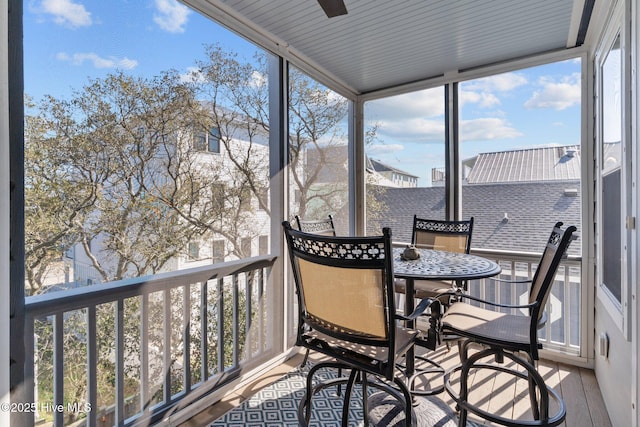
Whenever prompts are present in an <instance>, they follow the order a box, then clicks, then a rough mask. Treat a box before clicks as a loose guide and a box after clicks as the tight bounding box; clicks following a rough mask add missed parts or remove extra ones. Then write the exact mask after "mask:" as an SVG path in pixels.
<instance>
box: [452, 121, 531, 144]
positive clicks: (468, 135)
mask: <svg viewBox="0 0 640 427" xmlns="http://www.w3.org/2000/svg"><path fill="white" fill-rule="evenodd" d="M519 136H523V134H522V133H521V132H519V131H518V130H516V129H515V128H513V127H511V126H510V125H509V123H508V122H507V121H506V120H504V119H499V118H484V119H473V120H461V121H460V140H461V141H486V140H492V139H505V138H517V137H519Z"/></svg>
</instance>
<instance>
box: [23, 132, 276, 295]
mask: <svg viewBox="0 0 640 427" xmlns="http://www.w3.org/2000/svg"><path fill="white" fill-rule="evenodd" d="M243 131H244V132H245V134H244V135H245V136H244V137H243V133H242V132H243ZM223 134H228V135H221V132H220V130H219V129H217V128H212V129H210V130H205V131H195V132H193V133H192V134H188V135H182V136H181V137H178V141H177V142H176V146H177V147H182V148H184V149H185V150H189V151H190V153H191V155H194V156H193V161H192V162H191V163H190V164H191V167H196V168H198V169H199V170H203V171H207V172H206V173H209V174H210V177H211V185H210V190H211V194H210V197H209V198H206V200H207V202H206V203H207V204H206V205H205V206H202V207H201V209H205V210H206V209H211V210H212V215H214V214H215V213H214V212H218V213H217V214H216V215H218V214H219V212H220V209H219V208H217V209H214V208H213V207H212V205H211V204H212V203H224V204H225V205H227V207H229V205H230V204H231V203H240V205H238V206H236V209H237V211H239V212H240V213H239V214H234V216H233V217H231V216H229V218H226V221H227V222H230V221H231V222H233V229H232V230H231V227H229V228H230V231H229V233H228V234H227V235H230V234H233V233H235V234H236V235H237V236H238V238H237V239H235V242H232V241H230V239H229V238H227V237H225V236H223V235H220V234H217V233H212V232H206V233H204V234H202V235H199V236H198V238H196V239H194V240H192V241H191V242H189V243H188V244H187V245H186V247H185V248H184V249H183V251H182V254H181V255H180V256H177V257H174V258H172V259H170V260H169V261H167V262H166V263H165V264H164V266H163V267H162V269H161V270H160V271H158V272H162V271H175V270H180V269H185V268H191V267H197V266H201V265H207V264H213V263H218V262H223V261H229V260H233V259H237V258H238V257H237V256H235V255H234V254H233V252H234V251H235V252H238V251H239V252H241V253H242V257H247V258H248V257H250V256H257V255H264V254H267V253H268V250H269V233H270V218H269V215H268V213H267V212H266V211H265V210H263V209H261V205H260V203H259V202H258V198H257V197H255V195H254V194H253V193H252V192H251V191H243V192H242V194H241V197H240V200H237V198H232V197H230V196H229V192H231V193H234V194H235V193H238V191H237V190H236V191H234V190H233V186H237V185H239V184H238V183H239V182H244V180H243V177H242V176H241V175H240V174H241V172H237V168H236V167H235V165H234V164H233V162H232V161H231V158H230V154H234V155H235V156H236V157H237V158H243V159H244V160H246V162H247V164H249V165H250V166H249V167H250V169H251V170H252V172H253V173H255V176H258V177H264V179H263V180H262V182H260V185H261V186H263V187H264V188H265V189H268V182H267V177H268V164H269V162H268V159H269V148H268V134H267V133H266V132H255V133H253V134H252V135H251V142H250V141H249V138H248V137H247V135H246V123H244V126H243V123H239V124H236V125H230V126H228V127H227V129H225V130H224V131H223ZM224 136H226V137H227V138H230V141H229V144H227V145H228V146H229V147H230V148H229V150H233V151H232V152H230V151H229V150H227V145H225V144H224V143H223V141H222V140H221V138H222V137H224ZM248 152H250V153H251V154H250V156H251V157H250V159H246V153H248ZM156 161H157V162H158V165H159V168H160V169H159V170H162V167H163V166H162V162H163V159H161V158H160V159H156ZM262 197H263V198H265V200H268V191H265V192H264V195H263V196H262ZM223 212H224V211H223ZM103 238H104V236H100V235H99V236H98V237H96V238H95V239H93V240H92V241H91V242H90V245H91V249H92V254H93V255H94V256H96V257H97V258H98V260H99V262H100V263H101V265H102V266H103V267H106V268H111V267H113V266H110V257H109V253H107V252H105V251H103V250H101V246H102V244H103ZM235 244H237V245H238V246H239V247H235V246H234V245H235ZM49 271H50V273H49V274H48V275H47V278H46V280H45V282H44V283H45V285H46V286H47V288H48V289H47V290H45V292H47V291H51V290H60V289H66V288H72V287H78V286H87V285H94V284H98V283H101V282H102V277H101V275H100V274H99V273H98V272H97V270H96V269H95V268H94V267H93V265H92V262H91V259H90V258H89V257H88V256H87V255H86V253H85V251H84V249H83V248H82V246H81V245H80V244H77V245H75V246H74V247H72V248H70V249H69V250H68V251H66V253H65V254H64V256H63V258H62V259H61V260H60V262H58V263H55V264H54V265H52V266H51V267H50V269H49ZM150 274H151V272H150ZM27 292H28V293H29V292H30V291H29V288H28V285H27Z"/></svg>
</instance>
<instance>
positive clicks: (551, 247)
mask: <svg viewBox="0 0 640 427" xmlns="http://www.w3.org/2000/svg"><path fill="white" fill-rule="evenodd" d="M575 231H576V227H574V226H569V227H567V228H566V229H562V223H561V222H558V223H556V224H555V226H554V227H553V231H552V232H551V235H550V237H549V240H548V241H547V244H546V247H545V249H544V252H543V254H542V257H541V259H540V262H539V264H538V267H537V269H536V271H535V273H534V275H533V278H532V279H531V280H530V281H526V282H530V283H531V285H530V288H529V299H528V304H526V305H518V306H512V305H505V304H497V303H494V302H491V301H485V300H482V299H480V298H475V297H472V296H470V295H467V294H460V293H457V294H456V300H455V301H454V302H453V303H451V305H449V306H448V308H447V309H446V311H445V312H444V314H443V315H442V318H441V319H440V320H439V326H438V327H439V329H440V333H441V334H453V335H456V336H459V337H461V338H462V340H461V341H460V342H461V345H460V346H459V349H460V360H461V363H460V364H459V365H458V366H456V367H454V368H451V369H450V370H448V371H447V372H446V373H445V375H444V381H445V389H446V390H447V393H448V394H449V395H450V396H451V397H452V398H453V400H454V401H455V402H456V404H457V406H458V409H459V410H460V421H459V422H460V424H459V425H460V426H463V425H465V422H466V419H467V415H468V412H471V413H473V414H475V415H478V416H480V417H482V418H484V419H486V420H489V421H491V422H494V423H498V424H501V425H507V426H521V425H527V426H535V425H537V426H543V425H544V426H556V425H558V424H560V423H562V422H563V420H564V418H565V415H566V408H565V405H564V402H563V401H562V399H561V398H560V396H559V395H558V394H557V393H556V392H555V391H554V390H553V389H551V388H549V387H547V386H546V384H545V382H544V379H543V378H542V377H541V376H540V374H539V373H538V371H537V369H536V366H535V364H536V361H537V360H538V358H539V354H538V350H539V349H540V348H542V344H540V343H539V342H538V330H539V329H540V328H541V327H543V326H544V325H545V323H546V320H547V317H546V312H545V306H546V303H547V300H548V297H549V293H550V291H551V287H552V285H553V283H554V280H555V277H556V272H557V269H558V266H559V264H560V261H561V259H562V257H563V256H564V254H565V252H566V250H567V248H568V246H569V244H570V242H571V240H572V238H573V233H574V232H575ZM494 280H495V279H494ZM516 283H521V282H516ZM443 298H447V295H446V294H445V295H441V296H439V297H438V299H443ZM467 300H468V301H469V302H466V301H467ZM474 301H475V304H471V302H474ZM445 303H448V301H445ZM478 303H481V304H482V305H483V306H485V307H488V306H490V307H493V308H499V309H500V310H501V311H494V310H492V309H488V308H481V307H480V306H479V304H478ZM506 310H509V312H505V311H506ZM517 310H525V311H526V312H527V314H526V315H523V314H517ZM473 344H479V345H480V346H481V350H480V351H478V352H475V353H473V354H472V355H471V356H469V349H470V346H471V345H473ZM488 356H492V357H494V358H495V362H496V363H489V362H486V361H483V360H482V359H484V358H486V357H488ZM505 357H506V358H508V359H510V360H511V361H513V362H514V363H515V364H516V365H518V366H520V367H521V368H524V371H522V370H520V371H519V370H517V369H512V368H507V367H505V366H504V364H503V362H504V358H505ZM477 369H490V370H494V371H499V372H506V373H509V374H511V375H514V376H516V377H518V378H523V379H526V380H527V381H528V385H529V398H530V401H531V410H532V414H533V418H534V421H531V420H525V421H523V420H516V419H509V418H504V417H501V416H498V415H496V414H492V413H489V412H486V411H484V410H482V409H480V408H478V407H477V406H475V405H473V404H472V403H469V402H468V394H469V390H468V376H469V372H470V371H471V370H474V371H475V370H477ZM454 372H459V373H460V391H459V392H457V391H455V390H454V389H453V387H452V385H451V376H452V374H453V373H454ZM552 400H555V401H556V402H557V405H558V410H557V411H556V413H555V414H554V415H549V411H550V407H549V404H550V402H551V401H552Z"/></svg>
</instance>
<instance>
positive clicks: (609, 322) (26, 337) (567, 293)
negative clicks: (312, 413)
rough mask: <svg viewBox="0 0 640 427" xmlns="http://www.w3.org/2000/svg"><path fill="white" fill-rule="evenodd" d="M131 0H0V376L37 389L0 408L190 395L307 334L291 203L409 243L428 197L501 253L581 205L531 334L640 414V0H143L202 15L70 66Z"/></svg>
mask: <svg viewBox="0 0 640 427" xmlns="http://www.w3.org/2000/svg"><path fill="white" fill-rule="evenodd" d="M125 3H126V2H123V4H122V5H119V6H118V7H116V6H115V5H113V6H112V5H102V6H101V7H100V9H95V10H94V11H93V12H92V14H88V15H87V16H89V18H87V19H89V20H90V21H89V22H90V24H87V25H84V26H83V25H79V24H78V25H77V26H76V27H75V28H74V31H69V34H68V35H63V34H62V31H66V30H68V29H69V27H68V25H69V22H70V21H67V27H66V30H60V31H61V33H60V35H59V37H60V39H59V40H56V41H55V42H52V46H47V44H46V43H45V41H46V40H47V37H48V36H45V35H46V34H52V32H51V31H53V30H54V29H55V28H63V27H64V26H60V27H57V26H59V25H60V21H59V19H63V18H61V17H62V16H63V14H58V15H56V13H57V12H55V9H52V8H49V9H48V8H47V2H37V4H34V5H32V4H27V3H26V2H23V1H21V0H8V1H7V2H4V5H5V6H6V7H7V10H8V11H9V13H8V14H7V15H6V16H5V18H4V19H3V20H2V22H3V25H2V26H3V28H5V29H7V31H5V32H4V33H5V34H7V35H8V36H7V35H5V36H3V40H4V41H5V43H3V45H4V46H5V47H4V48H3V53H4V55H3V63H4V64H5V65H6V66H5V67H3V77H4V78H3V81H5V82H6V83H3V96H2V100H3V107H2V111H3V113H2V120H3V123H4V124H5V125H6V126H5V125H3V126H2V129H3V133H4V137H3V138H2V140H3V141H5V142H3V143H2V145H1V146H0V150H2V155H0V158H2V159H3V160H2V171H3V177H2V180H3V182H4V183H5V185H3V186H2V187H3V189H2V190H0V191H1V193H2V196H1V197H2V198H3V200H5V201H6V202H5V203H2V205H3V206H4V207H3V208H2V212H0V214H1V215H2V216H1V218H2V225H1V226H0V232H1V233H2V235H3V241H6V242H11V243H10V245H5V246H6V247H5V248H4V249H2V253H3V254H4V256H3V257H2V258H3V261H2V264H1V268H0V270H1V271H3V273H2V274H3V276H2V282H3V283H5V284H6V285H5V286H3V287H2V288H3V289H4V291H3V292H4V294H3V296H4V298H2V301H4V305H3V313H4V314H5V316H6V317H9V319H10V328H9V329H8V330H7V331H5V332H4V333H3V342H4V343H5V344H6V345H5V346H2V347H3V352H4V353H3V356H4V360H5V361H9V362H10V363H9V364H5V366H7V365H9V366H10V370H5V371H4V372H3V375H2V378H3V380H2V382H1V383H2V385H3V391H4V393H3V396H4V401H7V402H9V401H11V402H13V403H20V402H21V403H23V404H24V403H28V404H33V405H32V406H24V405H23V407H25V408H26V407H28V408H34V409H35V410H36V411H35V412H34V411H30V410H24V411H18V412H15V411H14V412H12V413H8V412H7V413H5V411H3V412H2V413H1V414H0V417H4V419H3V425H4V424H6V425H32V424H34V423H35V422H37V421H38V420H45V421H47V422H53V424H54V425H56V426H57V425H70V424H73V423H82V422H86V425H147V424H151V423H156V422H162V421H163V420H164V422H167V423H169V422H181V421H184V420H186V419H188V418H189V417H190V416H193V415H194V414H196V413H197V412H199V411H202V410H203V409H204V408H206V407H207V406H210V405H211V404H213V403H214V402H215V401H217V400H219V399H220V398H221V397H222V396H224V395H225V394H226V393H228V392H230V391H232V390H233V389H234V388H235V387H237V386H238V385H239V384H245V383H247V382H248V381H250V380H251V379H252V378H253V377H255V376H257V375H260V374H262V373H264V372H265V371H267V370H268V369H270V368H272V367H274V366H278V365H281V364H283V363H285V362H286V361H287V360H289V359H290V358H291V357H292V356H293V355H295V354H297V353H298V349H296V348H294V347H293V343H294V341H295V304H294V301H295V295H294V292H293V284H292V282H291V277H290V274H289V271H288V263H287V257H286V251H285V243H284V240H283V234H282V226H281V223H282V221H283V220H290V221H292V220H293V218H294V216H295V215H300V216H301V217H304V218H309V219H320V218H324V217H326V216H327V215H332V217H333V219H334V221H335V224H336V230H337V232H338V233H339V234H342V235H349V234H351V235H376V234H379V233H380V230H381V229H382V227H391V229H392V230H393V237H394V242H395V243H397V244H398V245H404V244H406V243H408V242H409V241H410V238H411V237H410V231H411V228H410V227H411V219H412V217H413V215H415V214H418V215H422V216H427V217H431V218H433V219H443V220H444V219H448V220H461V219H465V218H469V217H473V218H474V219H475V228H474V235H473V239H472V244H471V253H472V254H475V255H479V256H482V257H486V258H489V259H492V260H494V261H496V262H498V263H499V264H500V266H501V267H502V273H501V274H502V276H504V277H509V278H518V277H520V276H527V275H530V274H531V272H532V271H533V270H535V268H536V263H537V261H538V260H539V257H540V253H541V252H542V247H543V245H544V242H545V239H546V237H547V236H548V232H549V231H550V230H551V227H552V226H553V224H554V223H555V222H557V221H562V222H564V223H565V224H567V225H575V226H576V227H577V228H578V236H579V237H578V239H576V240H575V241H574V242H572V245H571V247H570V251H569V253H568V256H567V257H566V259H565V260H564V261H563V263H562V265H561V267H560V269H559V273H558V276H557V278H556V283H555V284H554V289H553V291H552V296H551V298H550V302H549V304H548V307H547V310H548V314H549V318H550V322H549V323H548V325H547V327H546V329H544V330H543V331H542V332H541V342H542V343H543V346H544V350H543V354H542V357H543V359H545V360H549V361H554V362H561V363H565V364H568V365H572V366H577V367H580V368H586V369H589V370H593V372H594V373H595V377H596V378H597V381H598V384H599V387H600V391H601V394H602V399H603V401H604V403H605V406H606V409H607V412H608V416H609V418H610V420H611V423H612V425H615V426H618V425H619V426H637V425H639V423H640V420H639V419H638V411H637V404H638V397H637V396H638V380H639V378H640V377H639V373H638V368H637V367H638V359H637V354H638V349H639V346H638V337H639V335H638V326H639V323H638V316H637V312H638V300H637V298H636V297H635V296H636V292H637V278H638V264H639V263H638V262H637V261H638V252H637V241H638V234H639V233H638V230H637V226H636V225H635V222H636V220H635V218H636V217H637V209H638V189H637V184H636V182H637V178H638V172H637V164H639V161H640V158H639V156H638V150H637V140H638V137H639V136H640V135H638V130H637V126H635V125H634V124H635V123H636V122H637V120H638V118H639V117H638V105H640V104H639V103H638V97H637V85H638V83H639V79H640V77H639V76H638V73H637V72H636V68H637V67H638V65H640V64H639V62H638V59H637V58H638V57H640V47H639V45H640V43H639V42H638V22H639V20H638V18H639V16H640V10H639V9H640V8H638V6H637V4H636V2H634V1H632V0H617V1H615V0H611V1H606V0H604V1H598V2H595V1H590V0H573V1H553V2H548V1H525V0H509V1H506V0H504V1H502V0H498V1H491V0H481V1H473V2H470V1H418V0H415V1H407V2H367V1H364V0H351V1H350V0H345V1H344V6H345V8H346V13H344V12H345V11H342V12H340V13H338V14H337V15H336V16H331V17H329V16H328V15H333V14H332V13H330V12H325V10H324V9H323V6H325V3H334V4H337V5H338V6H340V3H341V2H339V1H337V2H323V1H315V0H305V1H299V2H290V1H287V0H273V1H268V2H267V1H263V2H260V1H251V2H249V1H242V0H235V1H234V0H185V1H182V2H181V3H178V2H164V1H157V2H155V3H154V4H153V5H151V3H152V2H150V5H149V6H147V9H149V10H151V9H154V8H156V9H157V11H156V12H154V13H155V14H154V15H153V16H154V21H153V22H155V23H156V24H157V25H158V26H159V28H165V29H166V28H167V27H170V25H169V24H167V22H166V21H162V19H161V18H162V16H163V15H162V11H163V10H165V11H166V10H168V9H169V10H174V11H179V12H180V13H181V14H182V16H188V17H189V18H188V20H185V21H184V22H183V24H182V25H184V26H188V25H193V26H194V27H195V28H196V29H197V31H198V32H199V37H198V38H194V39H189V40H188V41H186V42H185V41H184V40H183V41H182V42H175V41H173V40H174V39H169V38H165V35H164V33H161V32H160V31H159V32H157V33H155V35H154V36H152V37H148V34H145V33H142V32H140V33H135V34H137V36H136V37H138V39H137V40H136V42H138V41H139V43H140V45H141V46H143V48H144V50H146V51H147V52H153V57H154V58H156V60H157V61H158V63H159V65H157V66H156V68H154V69H151V71H148V72H146V73H147V74H138V73H137V71H136V72H134V71H131V72H129V71H127V70H129V69H127V68H126V64H130V62H127V61H122V62H120V63H119V64H120V67H119V68H117V70H116V71H114V72H107V73H102V72H101V73H95V74H90V78H89V79H87V78H86V74H83V75H82V76H79V77H71V78H67V76H65V73H67V71H68V70H71V69H73V67H74V66H76V65H78V63H82V62H83V61H89V60H96V58H94V57H91V58H93V59H87V58H89V57H83V56H73V55H68V54H63V52H64V51H65V49H69V50H70V51H71V50H72V49H73V48H72V47H71V46H72V45H69V47H67V48H65V43H71V41H70V40H72V39H74V38H75V39H81V38H82V37H78V34H79V33H80V30H78V28H84V29H83V30H82V31H89V28H92V27H93V25H91V23H92V24H96V25H97V24H98V23H99V22H100V24H101V25H104V26H105V27H107V23H108V21H109V19H113V20H114V21H118V20H120V21H121V22H120V24H119V25H122V27H121V28H122V29H123V30H122V31H124V28H126V27H127V26H133V27H135V26H136V23H135V22H133V23H132V19H131V17H132V16H137V15H135V14H136V13H139V10H137V9H138V5H136V6H134V5H126V4H125ZM65 4H66V6H63V10H64V8H65V7H67V8H68V10H71V9H73V10H76V11H77V10H78V9H82V10H86V11H90V10H91V6H90V5H88V4H83V2H80V1H77V2H67V3H65ZM161 5H168V6H167V7H165V8H163V7H161ZM72 6H75V8H74V7H72ZM118 8H119V9H118ZM167 8H168V9H167ZM115 9H118V10H117V11H114V10H115ZM156 9H154V10H156ZM115 12H118V13H115ZM149 15H151V14H149ZM91 16H93V18H91ZM168 16H171V17H172V19H174V20H175V19H177V18H176V16H178V15H171V14H167V15H166V16H165V17H168ZM158 17H160V18H158ZM156 18H158V19H156ZM66 19H69V18H68V17H67V18H66ZM91 19H93V21H91ZM134 21H135V20H134ZM160 22H164V25H166V26H165V27H161V24H160ZM171 22H172V23H173V24H175V25H178V26H179V24H177V23H176V22H177V21H171ZM180 22H182V21H180ZM47 25H48V27H47ZM145 25H149V24H145V23H139V26H140V27H141V28H144V26H145ZM108 28H111V27H108ZM116 28H117V27H116ZM47 29H48V30H47ZM31 31H33V32H31ZM110 31H113V33H112V34H113V38H114V41H113V43H114V46H115V47H111V49H122V52H124V53H123V54H122V55H121V58H120V59H123V60H124V59H126V58H127V53H126V49H125V47H126V45H127V43H126V42H124V41H123V40H122V37H120V36H118V37H116V32H117V31H119V30H117V29H115V30H110ZM56 34H58V33H56ZM80 34H82V33H80ZM87 34H88V33H87ZM167 34H170V35H171V36H172V37H175V34H181V32H180V31H175V32H170V31H167ZM56 37H58V36H56ZM87 37H88V36H87ZM169 40H171V41H169ZM95 43H97V42H95ZM100 43H109V42H108V41H104V42H102V41H101V42H100ZM181 43H182V44H181ZM194 44H198V46H197V48H198V53H197V56H194V57H190V58H189V60H190V61H191V62H190V63H186V62H183V63H180V65H176V64H178V63H177V62H173V61H172V60H171V59H170V58H172V57H177V56H179V55H183V53H182V52H189V53H188V54H185V55H183V56H187V55H189V54H191V50H187V47H189V49H193V45H194ZM99 46H100V44H99V43H98V44H96V46H95V49H98V48H99ZM47 48H49V49H50V50H49V52H48V54H45V52H47V51H46V49H47ZM43 49H45V50H43ZM87 49H88V48H87ZM47 55H48V56H47ZM65 55H66V56H65ZM194 55H196V54H194ZM51 58H55V59H51ZM112 59H113V58H112ZM116 59H117V58H116ZM47 61H49V63H47ZM54 63H55V64H54ZM43 64H44V65H43ZM56 64H58V65H56ZM59 64H64V67H67V68H64V67H61V66H60V65H59ZM176 67H182V68H178V69H177V71H176ZM135 69H136V68H135V67H132V68H131V69H130V70H135ZM65 70H67V71H65ZM123 70H124V71H123ZM68 74H69V75H72V74H73V73H71V72H68ZM47 79H51V81H54V80H60V81H64V82H65V84H67V85H72V87H73V89H74V90H73V91H66V92H65V91H62V90H59V91H58V89H57V85H54V84H49V85H46V84H45V85H43V84H42V82H46V81H47ZM71 79H75V80H71ZM150 94H153V95H155V96H152V95H150ZM176 94H180V95H181V96H174V95H176ZM25 95H26V97H25ZM23 100H24V101H23ZM45 100H46V102H45ZM131 100H135V101H137V102H130V101H131ZM192 101H193V102H192ZM149 105H153V108H152V109H150V108H149ZM124 107H126V108H124ZM151 110H152V112H150V111H151ZM70 159H71V160H70ZM105 159H109V161H108V162H106V161H105ZM105 164H108V167H107V166H105ZM53 170H55V171H56V172H59V173H55V174H54V173H49V172H51V171H53ZM63 172H64V173H63ZM85 172H89V173H86V174H85ZM94 172H95V173H94ZM70 177H71V178H70ZM69 182H73V183H74V185H68V184H69ZM76 184H77V185H76ZM39 190H42V191H39ZM47 209H48V211H47ZM125 213H126V215H125ZM130 249H133V252H135V254H133V255H132V254H131V253H130V251H129V250H130ZM149 254H151V255H149ZM8 260H10V261H8ZM470 292H472V293H475V294H477V295H481V296H483V297H486V298H491V299H494V300H496V301H503V302H513V303H516V302H518V301H520V300H521V298H523V295H522V293H518V292H511V291H510V289H508V288H503V287H501V286H500V285H497V284H496V283H495V282H493V281H492V280H491V279H482V280H478V281H474V283H471V284H470ZM57 408H59V409H60V410H58V409H57ZM36 412H37V413H36ZM5 420H6V423H4V421H5ZM168 420H170V421H168Z"/></svg>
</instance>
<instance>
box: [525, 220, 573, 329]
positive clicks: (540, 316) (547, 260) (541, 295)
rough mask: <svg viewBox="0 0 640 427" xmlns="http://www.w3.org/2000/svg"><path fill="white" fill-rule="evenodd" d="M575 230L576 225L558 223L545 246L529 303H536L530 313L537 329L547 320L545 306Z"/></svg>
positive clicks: (533, 280)
mask: <svg viewBox="0 0 640 427" xmlns="http://www.w3.org/2000/svg"><path fill="white" fill-rule="evenodd" d="M575 231H576V227H574V226H569V227H567V228H566V229H564V230H563V229H562V223H561V222H558V223H556V224H555V225H554V227H553V230H552V231H551V235H550V236H549V240H548V241H547V245H546V246H545V248H544V252H543V253H542V257H541V258H540V262H539V263H538V268H537V269H536V272H535V273H534V275H533V279H532V281H531V289H530V290H529V304H532V303H534V302H535V303H536V305H535V306H534V307H533V309H532V310H531V313H530V315H531V316H532V318H533V319H532V320H534V321H535V322H536V325H535V329H538V328H539V327H541V326H542V325H543V324H544V322H545V319H544V313H545V311H544V308H545V305H546V304H547V300H548V299H549V293H550V292H551V287H552V285H553V282H554V280H555V277H556V272H557V270H558V266H559V265H560V261H561V260H562V257H563V256H564V254H565V253H566V251H567V248H568V247H569V244H570V243H571V240H572V238H573V233H574V232H575ZM532 329H533V327H532Z"/></svg>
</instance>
